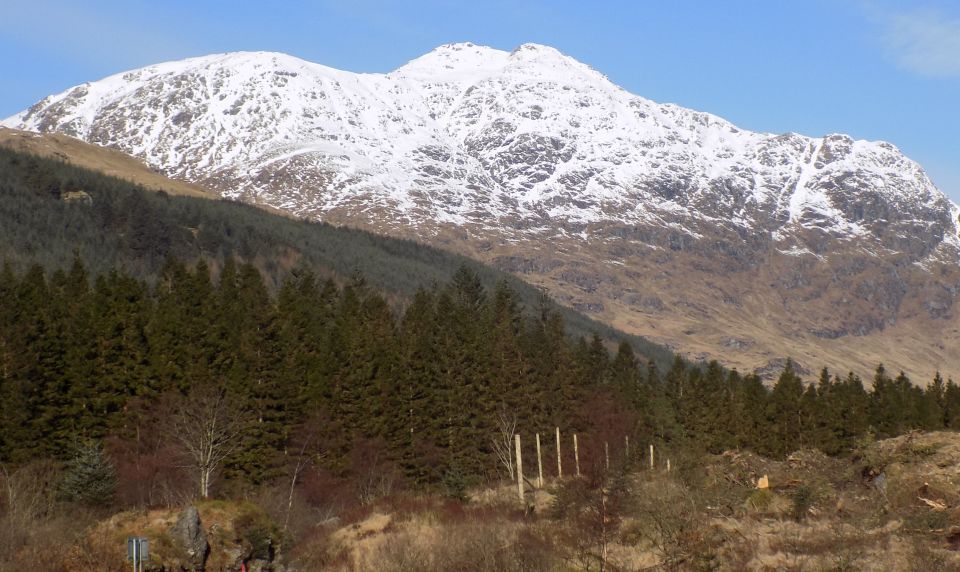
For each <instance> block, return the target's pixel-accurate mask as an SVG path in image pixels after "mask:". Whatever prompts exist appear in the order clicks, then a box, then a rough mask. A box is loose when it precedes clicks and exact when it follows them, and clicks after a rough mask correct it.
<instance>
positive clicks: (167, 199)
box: [0, 148, 673, 368]
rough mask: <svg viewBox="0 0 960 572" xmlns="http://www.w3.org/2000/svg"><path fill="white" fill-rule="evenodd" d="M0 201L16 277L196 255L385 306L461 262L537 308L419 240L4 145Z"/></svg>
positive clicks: (131, 266) (139, 273)
mask: <svg viewBox="0 0 960 572" xmlns="http://www.w3.org/2000/svg"><path fill="white" fill-rule="evenodd" d="M61 190H67V191H73V190H83V191H84V192H86V193H87V194H88V195H90V197H91V199H92V204H85V203H80V202H72V203H70V202H64V201H61V200H60V192H61ZM0 199H2V200H0V259H2V260H5V261H8V262H11V263H12V264H13V265H14V267H15V269H17V268H19V269H20V270H23V268H25V267H26V266H27V265H29V264H31V263H33V262H37V263H39V264H40V265H41V267H43V268H47V269H52V268H65V267H68V266H69V265H70V263H71V262H72V261H73V260H74V259H75V258H76V257H77V256H76V255H77V253H78V254H79V258H80V259H82V260H84V261H85V262H86V263H87V264H89V267H88V272H89V273H90V274H92V275H95V276H99V275H103V274H105V273H108V272H110V271H112V270H115V269H118V268H123V269H125V273H126V274H127V275H129V276H132V277H134V278H137V279H140V280H144V281H147V282H148V283H153V282H155V281H163V280H164V279H169V277H170V276H169V274H168V273H169V272H170V271H171V270H173V269H171V268H169V266H168V264H167V262H168V260H170V259H177V260H181V261H185V262H186V263H188V264H190V265H193V264H195V262H196V261H197V260H199V259H201V258H202V259H204V260H206V261H207V262H208V264H209V265H210V267H211V269H213V270H217V269H219V268H222V267H223V266H224V265H225V264H227V261H228V260H230V259H239V260H245V261H251V262H252V261H256V264H257V267H258V269H259V270H260V271H261V273H262V274H263V275H264V277H265V279H266V286H267V288H268V290H271V291H276V290H277V289H278V288H279V287H280V285H281V284H282V283H283V280H284V279H285V278H286V276H287V275H288V274H289V273H290V272H291V270H292V269H293V268H297V267H301V268H305V267H306V268H312V269H313V271H314V272H317V273H318V274H322V275H324V276H334V277H337V278H338V279H340V280H341V281H345V280H347V279H348V278H349V277H350V276H352V275H353V274H354V273H361V274H362V275H363V276H364V278H365V279H366V281H367V283H368V284H369V285H370V286H372V287H373V288H375V289H377V290H379V291H383V292H388V293H390V294H391V301H393V299H395V298H401V299H409V298H411V297H412V296H413V294H414V293H415V292H416V291H417V290H418V289H420V288H429V287H430V286H431V285H432V284H441V283H446V282H448V281H449V280H450V279H451V277H452V276H453V275H454V273H455V272H456V271H457V269H458V268H460V267H462V266H464V265H470V266H471V267H472V271H473V272H474V273H475V274H476V275H477V278H478V279H479V281H480V283H481V284H482V285H483V287H484V288H485V289H487V290H488V291H493V289H494V288H495V286H496V284H497V283H498V282H501V281H503V282H504V283H505V284H507V285H509V287H510V289H511V290H512V291H513V292H514V294H515V296H516V297H517V299H518V301H519V302H520V303H521V304H523V305H525V306H526V307H527V308H530V309H531V310H533V309H537V308H538V307H539V304H540V297H541V294H540V291H539V290H538V289H536V288H533V287H532V286H530V285H528V284H526V283H524V282H522V281H520V280H519V279H517V278H514V277H512V276H510V275H508V274H504V273H502V272H498V271H496V270H493V269H492V268H489V267H483V266H480V265H476V264H471V262H470V261H469V260H468V259H467V258H464V257H462V256H459V255H455V254H452V253H449V252H445V251H442V250H439V249H435V248H431V247H428V246H425V245H423V244H421V243H417V242H414V241H409V240H399V239H394V238H387V237H383V236H378V235H374V234H371V233H368V232H363V231H359V230H355V229H350V228H345V227H334V226H331V225H328V224H323V223H312V222H306V221H299V220H293V219H291V218H287V217H283V216H278V215H275V214H271V213H268V212H266V211H264V210H262V209H258V208H256V207H252V206H248V205H244V204H242V203H237V202H232V201H225V200H223V201H214V200H207V199H198V198H191V197H178V196H169V195H167V194H166V193H156V192H150V191H147V190H145V189H143V188H140V187H137V186H135V185H133V184H132V183H129V182H127V181H123V180H120V179H115V178H112V177H108V176H105V175H103V174H100V173H97V172H94V171H88V170H85V169H81V168H78V167H74V166H71V165H68V164H66V163H63V162H59V161H55V160H52V159H46V158H41V157H35V156H32V155H27V154H24V153H21V152H17V151H13V150H10V149H6V148H2V149H0ZM213 274H216V272H213ZM548 304H549V306H550V308H551V310H552V311H554V312H558V313H559V314H560V315H562V316H563V318H564V320H565V322H566V324H567V328H568V329H569V331H570V333H571V334H572V335H574V336H588V335H591V334H592V333H593V332H597V333H599V334H600V335H601V336H602V337H603V338H605V339H614V338H618V337H623V338H625V339H628V340H629V341H630V343H631V344H633V346H634V348H635V349H636V350H637V352H638V353H639V354H642V355H643V356H645V357H646V358H647V359H654V360H656V361H657V362H658V364H659V365H660V367H664V368H665V367H667V366H669V364H670V360H671V359H672V358H673V355H672V352H670V351H669V350H667V349H666V348H664V347H662V346H659V345H656V344H653V343H651V342H649V341H647V340H645V339H643V338H640V337H636V336H624V335H623V334H621V333H619V332H616V331H615V330H613V329H612V328H610V327H609V326H606V325H604V324H601V323H599V322H595V321H593V320H590V319H589V318H587V317H585V316H584V315H582V314H580V313H578V312H575V311H573V310H570V309H567V308H561V307H559V306H557V305H555V304H553V303H552V302H549V303H548Z"/></svg>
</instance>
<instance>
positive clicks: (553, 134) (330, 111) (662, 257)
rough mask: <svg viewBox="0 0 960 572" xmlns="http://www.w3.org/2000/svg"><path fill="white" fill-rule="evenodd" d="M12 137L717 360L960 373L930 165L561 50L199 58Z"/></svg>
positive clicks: (949, 263)
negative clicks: (680, 98)
mask: <svg viewBox="0 0 960 572" xmlns="http://www.w3.org/2000/svg"><path fill="white" fill-rule="evenodd" d="M2 125H5V126H8V127H14V128H18V129H26V130H32V131H40V132H59V133H65V134H68V135H72V136H74V137H78V138H80V139H83V140H86V141H89V142H93V143H97V144H100V145H104V146H108V147H113V148H116V149H120V150H122V151H125V152H127V153H130V154H132V155H135V156H137V157H139V158H141V159H143V160H144V161H145V162H146V163H147V164H148V165H150V166H151V167H153V168H155V169H157V170H159V171H162V172H163V173H165V174H167V175H170V176H173V177H175V178H179V179H184V180H187V181H190V182H194V183H200V184H202V185H205V186H207V187H208V188H211V189H213V190H215V191H217V192H219V193H220V194H221V195H222V196H225V197H229V198H233V199H238V200H243V201H249V202H253V203H259V204H265V205H270V206H272V207H276V208H280V209H284V210H286V211H289V212H291V213H294V214H297V215H300V216H304V217H310V218H316V219H324V220H329V221H331V222H340V223H346V224H351V225H355V226H361V227H365V228H370V229H374V230H377V231H380V232H387V233H392V234H397V235H402V236H408V237H414V238H418V239H421V240H425V241H430V242H433V243H437V244H440V245H445V246H448V247H452V248H454V249H456V250H459V251H461V252H466V253H469V254H471V255H473V256H477V257H480V258H483V259H485V260H487V261H491V262H493V263H495V264H497V265H499V266H500V267H501V268H504V269H507V270H511V271H513V272H517V273H522V274H525V275H526V276H527V278H528V279H532V280H534V281H538V282H539V283H540V284H542V285H544V286H546V287H548V288H549V289H550V290H551V291H552V292H553V293H554V295H555V296H557V297H558V298H559V299H560V300H561V301H563V302H565V303H567V304H570V305H573V306H575V307H577V308H579V309H581V310H587V311H592V312H594V313H595V314H596V315H597V316H598V317H600V318H602V319H605V320H607V321H609V322H611V323H613V324H614V325H616V326H618V327H621V328H624V329H627V330H630V331H633V332H636V333H641V334H644V335H648V336H650V337H652V338H654V339H658V340H660V341H665V342H668V343H671V344H673V345H674V346H676V347H678V348H680V349H683V350H687V351H690V352H692V353H693V354H694V355H696V356H698V357H710V356H717V357H720V356H723V357H725V358H726V359H727V361H728V362H729V363H732V364H734V365H740V366H742V367H758V366H759V367H765V366H774V365H776V364H778V363H780V360H782V359H783V358H784V357H786V356H788V355H791V356H793V357H794V358H796V359H797V360H798V361H799V362H800V363H801V364H804V365H807V366H808V367H811V368H812V367H818V366H820V365H824V364H826V365H830V364H833V363H837V364H841V363H843V364H846V363H849V360H848V359H841V357H842V356H846V355H849V354H850V353H856V354H857V355H858V356H861V357H862V363H864V365H865V366H866V364H875V363H876V362H877V361H884V362H886V363H888V364H889V365H891V366H894V367H902V368H904V369H907V370H908V371H910V370H911V368H913V371H916V372H917V373H918V374H923V375H927V374H928V373H932V369H934V368H936V367H949V366H953V365H955V366H956V367H957V370H956V371H958V372H960V358H958V357H957V356H953V357H951V356H950V355H949V352H947V351H946V349H945V348H946V347H949V345H950V341H951V340H953V339H954V338H953V337H951V336H954V337H956V338H957V339H958V340H960V333H958V330H960V328H958V319H957V317H956V315H955V313H954V312H953V305H954V301H955V298H956V296H957V295H958V293H960V277H958V269H957V262H958V261H960V254H958V252H960V238H958V231H960V227H958V215H960V209H958V208H957V206H956V205H954V204H952V203H951V202H950V201H949V200H948V199H947V198H946V197H945V196H944V195H943V194H942V193H941V192H940V191H939V190H938V189H937V188H936V187H935V186H934V185H933V184H932V182H931V181H930V179H929V178H928V177H927V175H926V174H925V173H924V171H923V169H922V168H921V167H920V166H919V165H917V164H916V163H915V162H913V161H911V160H910V159H908V158H907V157H905V156H904V155H903V154H902V153H901V152H900V151H899V150H898V149H897V148H896V147H894V146H893V145H891V144H889V143H883V142H868V141H858V140H854V139H852V138H850V137H848V136H846V135H839V134H831V135H826V136H824V137H806V136H802V135H797V134H793V133H789V134H783V135H773V134H767V133H755V132H751V131H746V130H743V129H739V128H737V127H736V126H734V125H732V124H731V123H729V122H727V121H725V120H723V119H721V118H719V117H716V116H713V115H710V114H708V113H703V112H698V111H692V110H689V109H684V108H682V107H678V106H675V105H669V104H667V105H663V104H657V103H655V102H652V101H650V100H647V99H644V98H642V97H639V96H636V95H633V94H630V93H628V92H627V91H625V90H623V89H622V88H620V87H618V86H616V85H614V84H613V83H612V82H610V81H609V80H608V79H607V78H606V77H605V76H604V75H602V74H601V73H599V72H597V71H596V70H594V69H592V68H590V67H589V66H586V65H584V64H582V63H580V62H578V61H576V60H574V59H572V58H570V57H568V56H565V55H563V54H561V53H560V52H558V51H557V50H555V49H553V48H550V47H547V46H541V45H536V44H524V45H522V46H520V47H518V48H517V49H515V50H513V51H512V52H506V51H502V50H497V49H493V48H489V47H483V46H477V45H474V44H470V43H461V44H448V45H444V46H441V47H439V48H437V49H435V50H433V51H431V52H430V53H428V54H426V55H424V56H421V57H419V58H417V59H415V60H413V61H411V62H409V63H407V64H406V65H404V66H402V67H400V68H398V69H397V70H394V71H392V72H390V73H387V74H355V73H350V72H345V71H340V70H335V69H332V68H329V67H325V66H322V65H318V64H314V63H310V62H306V61H303V60H300V59H297V58H294V57H291V56H288V55H284V54H277V53H266V52H253V53H246V52H245V53H231V54H220V55H213V56H206V57H200V58H192V59H188V60H183V61H179V62H170V63H164V64H158V65H154V66H149V67H146V68H142V69H139V70H134V71H130V72H126V73H122V74H118V75H114V76H111V77H108V78H106V79H103V80H100V81H97V82H93V83H87V84H83V85H81V86H77V87H74V88H72V89H69V90H67V91H65V92H63V93H61V94H58V95H54V96H51V97H48V98H46V99H44V100H42V101H40V102H38V103H37V104H36V105H34V106H32V107H31V108H29V109H27V110H25V111H23V112H21V113H19V114H17V115H16V116H14V117H11V118H8V119H6V120H5V121H3V122H2ZM951 360H956V363H954V362H953V361H951ZM919 362H922V363H919ZM928 370H930V371H928Z"/></svg>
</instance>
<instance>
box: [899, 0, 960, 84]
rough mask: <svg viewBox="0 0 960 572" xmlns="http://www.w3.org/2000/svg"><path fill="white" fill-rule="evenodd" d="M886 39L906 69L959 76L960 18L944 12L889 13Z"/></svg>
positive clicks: (923, 73)
mask: <svg viewBox="0 0 960 572" xmlns="http://www.w3.org/2000/svg"><path fill="white" fill-rule="evenodd" d="M884 20H885V23H886V27H887V30H886V40H887V47H888V48H889V50H890V52H891V54H892V56H893V57H894V58H895V59H896V61H897V63H898V64H899V65H900V66H901V67H902V68H904V69H906V70H908V71H911V72H914V73H917V74H920V75H925V76H932V77H960V19H957V18H950V17H948V16H945V15H944V14H943V13H941V12H937V11H923V12H910V13H900V14H888V15H886V17H885V18H884Z"/></svg>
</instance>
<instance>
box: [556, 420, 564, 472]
mask: <svg viewBox="0 0 960 572" xmlns="http://www.w3.org/2000/svg"><path fill="white" fill-rule="evenodd" d="M557 478H558V479H562V478H563V465H562V464H561V463H560V428H559V427H557Z"/></svg>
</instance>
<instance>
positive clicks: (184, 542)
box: [170, 506, 210, 572]
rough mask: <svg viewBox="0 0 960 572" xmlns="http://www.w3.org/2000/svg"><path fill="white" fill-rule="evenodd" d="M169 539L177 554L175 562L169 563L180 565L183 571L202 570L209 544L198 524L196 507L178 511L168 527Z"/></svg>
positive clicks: (199, 571)
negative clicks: (178, 513) (178, 514)
mask: <svg viewBox="0 0 960 572" xmlns="http://www.w3.org/2000/svg"><path fill="white" fill-rule="evenodd" d="M170 539H171V540H172V541H173V545H174V547H175V549H176V554H177V556H178V558H177V562H174V563H170V564H171V565H172V566H180V569H182V570H184V571H185V572H203V570H204V567H205V564H206V561H207V555H208V554H209V552H210V545H209V544H208V543H207V534H206V533H205V532H204V531H203V527H202V526H201V524H200V512H199V511H198V510H197V507H195V506H190V507H187V508H185V509H184V510H183V512H181V513H180V516H179V517H178V518H177V522H176V523H175V524H174V525H173V526H171V527H170Z"/></svg>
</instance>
